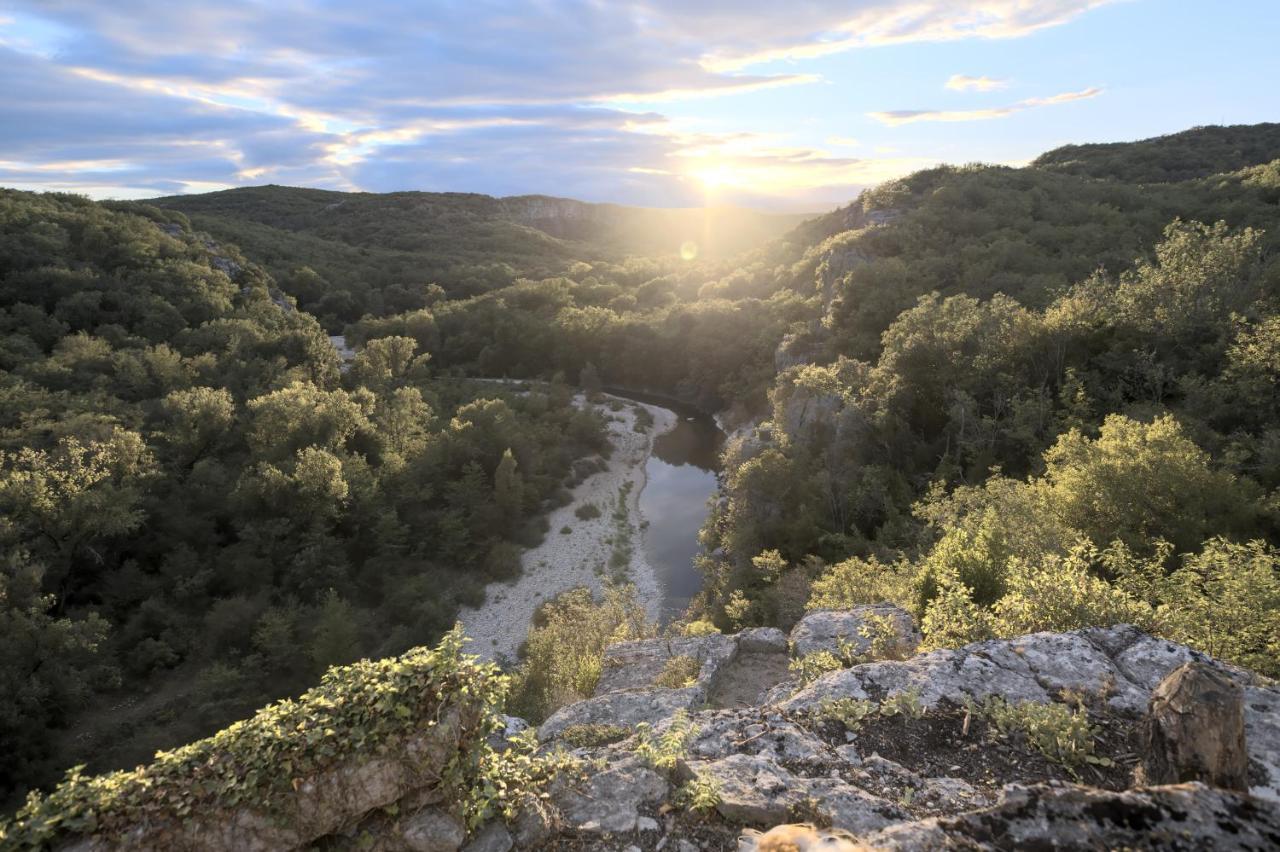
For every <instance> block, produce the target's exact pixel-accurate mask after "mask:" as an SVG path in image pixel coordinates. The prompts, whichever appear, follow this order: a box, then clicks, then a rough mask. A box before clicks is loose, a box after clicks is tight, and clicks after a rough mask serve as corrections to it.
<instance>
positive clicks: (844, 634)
mask: <svg viewBox="0 0 1280 852" xmlns="http://www.w3.org/2000/svg"><path fill="white" fill-rule="evenodd" d="M922 638H923V637H922V636H921V635H920V631H919V630H918V629H917V628H916V624H915V620H914V619H913V618H912V617H911V613H909V612H907V611H906V610H905V609H902V608H901V607H899V606H895V605H894V604H890V603H880V604H871V605H868V606H856V607H854V608H853V609H849V610H829V609H822V610H816V611H814V612H810V613H809V614H808V615H806V616H805V617H804V618H802V619H800V621H799V622H797V623H796V626H795V627H793V628H792V629H791V652H792V654H794V655H795V656H797V657H803V656H807V655H809V654H813V653H816V652H818V651H829V652H831V653H833V654H840V653H844V652H849V653H852V654H853V655H855V656H863V655H870V654H871V653H872V651H873V649H878V650H879V651H880V653H879V654H878V656H902V657H909V656H911V655H912V654H914V653H915V650H916V648H918V647H919V646H920V642H921V639H922Z"/></svg>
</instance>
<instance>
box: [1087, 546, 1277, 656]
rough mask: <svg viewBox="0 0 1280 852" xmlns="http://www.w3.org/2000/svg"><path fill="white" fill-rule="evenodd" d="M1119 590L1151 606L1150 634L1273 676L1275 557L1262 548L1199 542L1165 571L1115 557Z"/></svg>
mask: <svg viewBox="0 0 1280 852" xmlns="http://www.w3.org/2000/svg"><path fill="white" fill-rule="evenodd" d="M1112 569H1113V570H1114V571H1116V572H1117V573H1118V574H1119V575H1120V577H1121V579H1120V585H1121V587H1123V588H1128V589H1131V590H1132V594H1134V595H1143V596H1145V597H1146V598H1148V599H1149V600H1151V602H1152V603H1153V604H1154V607H1155V612H1154V615H1153V616H1152V618H1153V620H1154V622H1155V624H1156V626H1157V630H1158V632H1159V633H1160V634H1161V635H1164V636H1167V637H1169V638H1170V639H1173V640H1174V641H1177V642H1184V643H1186V644H1188V645H1190V646H1191V647H1193V648H1198V649H1200V650H1202V651H1204V652H1205V653H1208V654H1212V655H1213V656H1215V657H1218V658H1219V659H1223V660H1227V661H1229V662H1233V663H1236V664H1238V665H1242V666H1246V667H1248V668H1251V669H1254V670H1255V671H1259V672H1262V673H1263V674H1266V675H1269V676H1271V677H1278V676H1280V553H1277V551H1276V549H1275V548H1274V547H1272V546H1270V545H1268V544H1267V543H1266V542H1263V541H1261V540H1253V541H1250V542H1247V543H1244V544H1239V543H1236V542H1232V541H1229V540H1227V539H1224V538H1220V537H1217V538H1213V539H1211V540H1209V541H1207V542H1205V545H1204V549H1203V550H1201V551H1200V552H1199V553H1194V554H1187V555H1185V556H1184V557H1183V558H1182V564H1181V565H1180V566H1178V567H1177V568H1176V569H1175V570H1173V571H1172V572H1167V571H1165V570H1164V567H1163V564H1162V562H1161V561H1160V560H1147V561H1143V560H1139V559H1136V558H1134V557H1133V556H1132V555H1130V554H1126V553H1118V554H1116V555H1115V556H1114V558H1113V561H1112Z"/></svg>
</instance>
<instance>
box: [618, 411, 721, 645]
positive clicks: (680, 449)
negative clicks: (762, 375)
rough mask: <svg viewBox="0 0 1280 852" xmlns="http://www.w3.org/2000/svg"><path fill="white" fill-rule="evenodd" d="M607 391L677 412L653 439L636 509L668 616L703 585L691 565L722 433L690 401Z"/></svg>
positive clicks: (711, 488)
mask: <svg viewBox="0 0 1280 852" xmlns="http://www.w3.org/2000/svg"><path fill="white" fill-rule="evenodd" d="M607 390H608V392H609V393H611V394H614V395H615V396H622V397H626V398H628V399H633V400H635V401H637V402H644V403H647V404H649V405H658V406H662V407H663V408H666V409H668V410H670V411H671V412H672V413H674V414H675V415H676V426H675V428H674V429H672V430H670V431H669V432H667V433H665V434H663V435H659V436H658V437H657V438H656V439H655V440H654V442H653V453H652V454H651V455H650V456H649V460H648V461H647V462H646V463H645V476H646V478H647V481H646V483H645V486H644V490H643V491H641V492H640V512H641V514H642V515H644V518H645V520H647V521H648V522H649V526H648V527H647V528H646V529H645V530H644V534H643V536H642V539H643V543H644V549H645V555H646V556H647V557H648V559H649V564H650V565H652V566H653V569H654V571H655V572H656V573H657V575H658V581H659V582H660V583H661V584H662V587H663V589H664V590H665V594H664V598H663V603H662V620H663V621H664V622H666V621H670V620H671V619H673V618H675V617H678V616H679V615H680V614H681V613H683V612H684V610H685V607H687V606H688V605H689V601H690V600H692V598H693V596H694V595H696V594H697V593H698V592H699V591H700V590H701V589H702V574H701V573H700V572H699V571H698V570H697V569H696V568H694V567H693V559H694V557H695V556H697V555H698V554H699V553H701V552H702V546H701V545H700V544H699V543H698V530H700V529H701V528H702V522H703V521H705V520H706V517H707V512H708V511H709V507H708V505H707V501H708V499H709V498H711V497H712V496H713V495H714V494H715V493H716V474H717V473H718V472H719V469H720V450H721V448H722V447H723V446H724V440H725V436H724V433H723V432H721V431H720V429H719V427H718V426H716V423H715V420H714V419H712V418H711V417H710V416H708V415H706V414H704V413H702V412H700V411H698V410H697V409H695V408H692V407H690V406H687V405H683V404H681V403H679V402H676V401H674V400H671V399H668V398H666V397H661V396H654V395H650V394H644V393H638V392H635V391H620V390H616V389H613V388H609V389H607Z"/></svg>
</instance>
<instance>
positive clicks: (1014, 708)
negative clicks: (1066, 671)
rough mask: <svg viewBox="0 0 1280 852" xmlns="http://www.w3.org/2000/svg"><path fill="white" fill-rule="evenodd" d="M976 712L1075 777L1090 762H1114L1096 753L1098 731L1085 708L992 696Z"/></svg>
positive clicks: (1107, 763)
mask: <svg viewBox="0 0 1280 852" xmlns="http://www.w3.org/2000/svg"><path fill="white" fill-rule="evenodd" d="M977 712H978V713H979V715H981V716H984V717H986V718H987V719H988V720H990V722H991V724H992V726H993V728H994V729H995V731H996V732H998V734H999V735H1000V736H1004V737H1008V736H1011V735H1015V734H1017V735H1020V736H1022V737H1025V738H1026V741H1027V743H1028V744H1029V745H1030V746H1031V747H1032V748H1034V749H1035V750H1036V751H1038V752H1040V753H1041V754H1042V755H1044V756H1045V758H1047V759H1048V760H1050V761H1052V762H1053V763H1056V764H1058V765H1060V766H1062V767H1063V768H1064V769H1066V770H1067V771H1068V772H1070V773H1071V774H1072V775H1073V776H1077V772H1078V770H1079V769H1081V768H1083V767H1084V766H1087V765H1090V764H1093V765H1096V766H1110V765H1111V758H1109V757H1103V756H1100V755H1098V754H1096V753H1095V742H1096V740H1097V737H1098V730H1097V728H1095V727H1094V726H1092V725H1091V724H1090V723H1089V713H1088V711H1087V710H1085V708H1084V707H1077V708H1076V709H1074V710H1072V709H1071V708H1069V707H1068V706H1067V705H1065V704H1059V703H1049V704H1041V703H1039V702H1036V701H1022V702H1018V703H1016V704H1010V703H1009V702H1007V701H1005V700H1004V699H1002V698H999V697H992V698H989V699H988V700H987V701H986V702H985V703H983V704H982V705H981V706H980V707H978V708H977Z"/></svg>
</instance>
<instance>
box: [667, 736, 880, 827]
mask: <svg viewBox="0 0 1280 852" xmlns="http://www.w3.org/2000/svg"><path fill="white" fill-rule="evenodd" d="M686 771H687V772H688V773H689V774H690V775H697V776H699V777H703V778H711V779H714V780H715V782H716V784H717V785H718V787H719V791H720V802H719V804H718V805H716V810H717V811H719V812H720V815H721V816H723V817H724V818H725V819H727V820H730V821H731V822H737V823H745V824H748V825H762V826H767V825H777V824H778V823H782V822H787V821H788V820H791V819H792V818H793V817H795V816H796V815H797V814H807V815H808V814H810V812H811V811H816V813H817V815H818V816H821V817H822V818H823V819H824V821H830V823H831V824H832V825H833V826H835V827H837V828H844V829H847V830H849V831H853V832H868V831H875V830H877V829H879V828H883V827H885V826H888V825H890V824H891V823H893V822H897V821H901V820H902V819H904V818H905V814H904V813H903V812H902V811H901V810H900V809H899V808H898V807H897V806H896V805H894V804H893V803H891V802H888V801H886V800H884V799H881V798H879V797H877V796H873V795H871V794H870V793H867V792H865V791H863V790H860V789H858V788H857V787H854V786H853V785H851V784H848V783H846V782H844V781H842V780H840V779H839V778H830V777H820V778H809V777H805V776H799V775H796V774H794V773H792V772H791V771H790V770H788V769H786V768H784V767H783V766H782V765H781V764H779V763H778V762H777V761H775V760H773V759H772V758H770V757H766V756H764V755H747V754H732V755H729V756H728V757H725V758H722V759H720V760H715V761H709V762H702V761H690V762H689V763H688V764H687V768H686Z"/></svg>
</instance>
